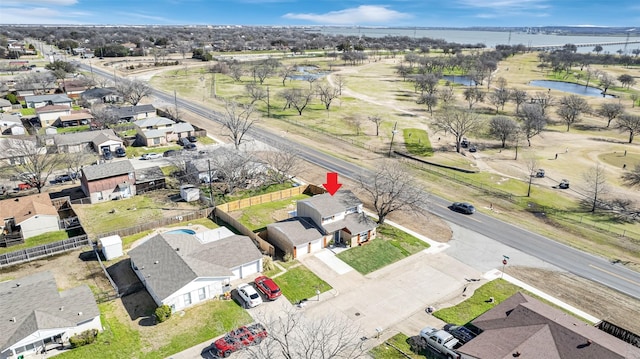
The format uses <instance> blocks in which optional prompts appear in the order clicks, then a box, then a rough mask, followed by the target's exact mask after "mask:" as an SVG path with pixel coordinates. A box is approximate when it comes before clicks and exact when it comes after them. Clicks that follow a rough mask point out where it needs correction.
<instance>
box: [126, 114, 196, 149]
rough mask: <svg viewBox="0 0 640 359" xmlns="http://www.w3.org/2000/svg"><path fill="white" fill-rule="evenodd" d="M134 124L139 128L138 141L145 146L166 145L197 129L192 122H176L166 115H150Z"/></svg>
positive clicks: (189, 134)
mask: <svg viewBox="0 0 640 359" xmlns="http://www.w3.org/2000/svg"><path fill="white" fill-rule="evenodd" d="M133 124H134V125H135V126H136V127H137V130H138V135H137V137H138V141H139V142H140V143H141V144H142V145H143V146H159V145H165V144H167V143H171V142H175V141H177V140H178V139H179V138H181V137H187V136H191V135H193V133H194V131H195V129H194V128H193V126H192V125H191V124H190V123H187V122H178V123H176V122H175V121H173V120H171V119H168V118H166V117H150V118H146V119H143V120H138V121H135V122H134V123H133Z"/></svg>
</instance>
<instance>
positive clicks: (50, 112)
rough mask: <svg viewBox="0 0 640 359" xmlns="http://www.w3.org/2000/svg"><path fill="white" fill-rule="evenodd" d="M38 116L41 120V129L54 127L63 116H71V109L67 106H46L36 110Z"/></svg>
mask: <svg viewBox="0 0 640 359" xmlns="http://www.w3.org/2000/svg"><path fill="white" fill-rule="evenodd" d="M36 114H38V119H39V120H40V127H47V126H53V124H55V123H58V122H59V120H60V117H61V116H69V115H71V107H68V106H65V105H46V106H42V107H38V108H36Z"/></svg>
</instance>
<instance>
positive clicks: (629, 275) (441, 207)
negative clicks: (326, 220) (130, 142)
mask: <svg viewBox="0 0 640 359" xmlns="http://www.w3.org/2000/svg"><path fill="white" fill-rule="evenodd" d="M81 66H82V67H83V68H84V69H85V70H89V67H88V66H87V65H84V64H82V65H81ZM93 72H94V73H95V74H98V75H101V76H104V77H113V74H110V73H108V72H106V71H104V70H101V69H97V68H93ZM153 96H155V97H157V98H158V99H160V100H161V101H164V102H167V103H174V102H176V103H177V104H178V106H179V108H181V109H182V110H187V111H191V112H193V113H194V114H197V115H200V116H202V117H204V118H207V119H210V120H211V121H214V122H218V123H219V122H220V118H221V116H222V115H221V114H219V113H216V112H214V111H212V110H209V109H206V108H203V107H202V106H199V105H197V104H194V103H192V102H190V101H186V100H183V99H180V98H174V95H173V94H168V93H165V92H161V91H158V90H154V92H153ZM248 135H249V136H250V137H253V138H254V139H255V140H258V141H261V142H264V143H266V144H274V143H278V144H280V145H281V146H282V145H284V146H286V147H287V148H291V149H292V150H295V151H298V153H299V154H300V156H301V157H302V158H303V159H305V160H307V161H309V162H311V163H313V164H316V165H317V166H320V167H322V168H325V169H327V171H329V172H337V173H339V175H340V176H344V177H347V178H351V179H357V178H358V177H359V176H360V175H366V174H367V173H370V172H369V171H368V170H366V169H364V168H362V167H359V166H358V165H357V164H353V163H349V162H347V161H344V160H341V159H339V158H336V157H332V156H329V155H327V154H326V153H323V152H320V151H318V150H315V149H313V148H310V147H307V146H305V145H303V144H300V143H296V142H293V141H291V140H289V139H288V138H284V137H282V136H280V135H279V134H277V133H271V132H268V131H265V130H262V129H258V128H255V127H254V128H251V129H250V131H249V133H248ZM430 198H431V201H430V203H428V204H425V206H426V210H428V211H430V212H432V213H434V214H436V215H438V216H440V217H442V218H443V219H444V220H446V221H448V222H451V223H454V224H455V225H458V226H461V227H464V228H467V229H469V230H472V231H474V232H476V233H478V234H481V235H483V236H485V237H488V238H491V239H493V240H495V241H498V242H500V243H502V244H504V245H506V246H508V247H511V248H514V249H516V250H519V251H522V252H524V253H527V254H528V255H530V256H533V257H535V258H539V259H541V260H543V261H545V262H547V263H549V264H551V265H554V266H556V267H558V268H561V269H564V270H566V271H568V272H571V273H573V274H575V275H578V276H580V277H584V278H587V279H591V280H594V281H596V282H598V283H601V284H603V285H605V286H607V287H609V288H612V289H615V290H618V291H620V292H622V293H625V294H627V295H629V296H632V297H635V298H639V299H640V273H637V272H634V271H631V270H629V269H627V268H625V267H624V266H623V265H621V264H617V263H612V262H609V261H608V260H606V259H604V258H601V257H596V256H594V255H591V254H588V253H585V252H583V251H580V250H577V249H575V248H571V247H568V246H566V245H563V244H560V243H558V242H555V241H553V240H551V239H549V238H547V237H544V236H541V235H538V234H536V233H532V232H530V231H527V230H525V229H522V228H519V227H517V226H516V225H514V224H510V223H507V222H504V221H501V220H500V219H498V218H494V217H491V216H488V215H484V214H482V213H479V212H477V213H475V214H474V215H472V216H466V215H462V214H459V213H455V212H452V211H450V210H449V209H448V208H447V207H448V205H449V204H450V202H449V201H447V200H445V199H443V198H440V197H437V196H435V195H430ZM470 255H471V256H472V257H473V256H476V255H478V253H473V254H470ZM494 256H495V257H497V258H496V259H495V260H496V261H498V263H499V261H500V260H501V255H500V254H497V253H496V254H494ZM459 259H461V260H462V261H463V262H464V261H465V259H464V258H459ZM473 259H474V258H469V260H473ZM491 260H494V258H493V257H492V258H491ZM498 266H499V264H498Z"/></svg>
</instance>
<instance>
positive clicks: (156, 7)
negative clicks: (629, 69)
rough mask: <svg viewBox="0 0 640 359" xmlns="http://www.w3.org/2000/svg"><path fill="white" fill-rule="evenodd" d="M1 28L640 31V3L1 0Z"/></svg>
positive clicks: (626, 0)
mask: <svg viewBox="0 0 640 359" xmlns="http://www.w3.org/2000/svg"><path fill="white" fill-rule="evenodd" d="M0 23H2V24H136V25H138V24H140V25H142V24H145V25H146V24H158V25H182V24H207V25H209V24H210V25H349V26H352V25H363V26H421V27H470V26H509V27H512V26H559V25H568V26H576V25H587V26H619V27H627V26H629V27H635V26H638V28H640V1H638V0H615V1H611V0H609V1H606V0H598V1H596V0H341V1H338V0H0Z"/></svg>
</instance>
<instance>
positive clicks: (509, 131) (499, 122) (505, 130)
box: [489, 116, 519, 148]
mask: <svg viewBox="0 0 640 359" xmlns="http://www.w3.org/2000/svg"><path fill="white" fill-rule="evenodd" d="M518 130H519V128H518V123H517V122H516V121H515V120H513V119H511V118H509V117H506V116H495V117H493V118H491V121H490V122H489V134H490V135H491V136H494V137H497V138H498V139H499V140H500V142H502V148H505V146H506V143H507V141H508V140H509V139H511V138H513V136H514V135H515V134H516V133H517V132H518Z"/></svg>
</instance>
